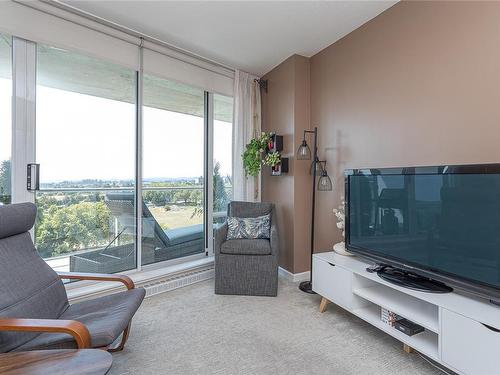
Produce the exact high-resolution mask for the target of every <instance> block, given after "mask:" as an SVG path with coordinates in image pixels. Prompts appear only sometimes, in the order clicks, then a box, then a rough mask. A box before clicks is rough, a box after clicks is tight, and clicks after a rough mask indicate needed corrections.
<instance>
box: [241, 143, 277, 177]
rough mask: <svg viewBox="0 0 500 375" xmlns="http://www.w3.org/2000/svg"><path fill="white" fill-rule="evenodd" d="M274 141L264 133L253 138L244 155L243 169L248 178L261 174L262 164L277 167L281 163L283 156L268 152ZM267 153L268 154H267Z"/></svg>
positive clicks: (275, 152)
mask: <svg viewBox="0 0 500 375" xmlns="http://www.w3.org/2000/svg"><path fill="white" fill-rule="evenodd" d="M270 145H272V139H271V136H270V134H268V133H262V134H261V136H260V137H257V138H253V139H252V140H250V142H249V143H248V144H247V145H246V147H245V152H244V153H243V155H242V158H243V167H244V168H245V174H246V175H247V176H252V177H255V176H257V175H258V174H259V172H260V169H261V167H262V164H264V165H267V166H269V167H275V166H276V165H278V164H279V163H280V162H281V155H280V154H279V152H277V151H273V152H269V153H267V152H268V150H269V147H270ZM266 153H267V154H266Z"/></svg>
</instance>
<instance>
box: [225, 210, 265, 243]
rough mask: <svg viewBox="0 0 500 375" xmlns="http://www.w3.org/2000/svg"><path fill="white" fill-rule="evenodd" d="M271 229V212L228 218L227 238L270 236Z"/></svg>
mask: <svg viewBox="0 0 500 375" xmlns="http://www.w3.org/2000/svg"><path fill="white" fill-rule="evenodd" d="M270 230H271V214H268V215H263V216H258V217H231V216H229V217H228V218H227V239H228V240H235V239H243V238H248V239H256V238H269V232H270Z"/></svg>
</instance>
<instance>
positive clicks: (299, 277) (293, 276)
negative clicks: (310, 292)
mask: <svg viewBox="0 0 500 375" xmlns="http://www.w3.org/2000/svg"><path fill="white" fill-rule="evenodd" d="M278 274H279V275H280V276H282V277H284V278H285V279H287V280H289V281H293V282H294V283H296V282H299V281H306V280H309V274H310V272H309V271H306V272H301V273H291V272H290V271H287V270H286V269H284V268H282V267H279V269H278Z"/></svg>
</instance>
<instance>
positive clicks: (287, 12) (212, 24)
mask: <svg viewBox="0 0 500 375" xmlns="http://www.w3.org/2000/svg"><path fill="white" fill-rule="evenodd" d="M63 2H65V3H67V4H70V5H72V6H74V7H76V8H78V9H81V10H83V11H86V12H89V13H92V14H94V15H96V16H99V17H102V18H104V19H106V20H108V21H112V22H115V23H118V24H120V25H122V26H126V27H128V28H131V29H134V30H136V31H139V32H141V33H144V34H147V35H149V36H152V37H155V38H158V39H161V40H162V41H164V42H167V43H169V44H172V45H175V46H176V47H180V48H183V49H185V50H188V51H190V52H193V53H196V54H198V55H200V56H203V57H205V58H208V59H212V60H214V61H217V62H219V63H222V64H225V65H227V66H230V67H233V68H238V69H241V70H244V71H247V72H250V73H253V74H256V75H263V74H264V73H267V72H268V71H269V70H271V69H272V68H273V67H275V66H276V65H278V64H279V63H280V62H282V61H283V60H285V59H286V58H288V57H289V56H291V55H293V54H295V53H296V54H299V55H303V56H306V57H310V56H312V55H314V54H316V53H317V52H319V51H321V50H322V49H323V48H325V47H327V46H329V45H330V44H332V43H333V42H335V41H337V40H339V39H340V38H342V37H343V36H345V35H346V34H348V33H350V32H351V31H353V30H355V29H356V28H358V27H359V26H361V25H362V24H364V23H365V22H367V21H369V20H370V19H372V18H374V17H375V16H377V15H378V14H380V13H381V12H383V11H384V10H386V9H387V8H389V7H391V6H392V5H394V4H395V3H396V2H397V1H147V0H136V1H130V0H128V1H120V0H101V1H93V0H91V1H89V0H63Z"/></svg>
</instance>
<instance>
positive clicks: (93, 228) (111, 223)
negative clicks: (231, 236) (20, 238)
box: [35, 185, 231, 270]
mask: <svg viewBox="0 0 500 375" xmlns="http://www.w3.org/2000/svg"><path fill="white" fill-rule="evenodd" d="M142 190H143V201H144V203H145V204H146V206H147V209H148V211H150V213H151V215H152V217H154V220H156V222H157V223H158V224H159V225H160V227H161V228H162V229H164V230H167V231H168V230H175V229H176V228H185V227H189V226H195V225H201V224H202V223H203V209H202V207H203V186H201V185H194V186H144V187H143V189H142ZM221 190H222V189H221ZM133 192H134V188H133V187H123V186H120V187H68V188H66V187H55V188H52V187H48V188H47V187H46V188H42V189H41V190H40V191H37V196H36V202H37V206H38V210H39V215H38V218H37V222H36V226H35V245H36V246H37V248H38V250H39V252H40V254H41V255H42V256H43V257H44V258H45V259H46V260H47V262H48V263H49V264H50V265H51V266H52V267H53V268H56V269H58V270H68V268H69V257H70V256H75V255H80V254H85V253H88V252H96V251H99V250H102V249H106V248H111V247H116V246H124V245H127V244H129V245H131V246H132V247H131V248H132V249H134V248H135V245H134V243H135V229H134V228H132V227H129V228H125V226H126V225H124V223H123V222H121V221H120V220H119V218H118V217H117V216H118V215H117V213H116V212H114V213H113V212H112V211H111V210H110V207H109V206H108V205H107V204H108V203H109V199H106V195H108V194H112V193H131V194H133ZM230 192H231V187H230V186H224V189H223V193H222V194H223V196H225V197H228V198H227V201H229V197H230V196H231V193H230ZM219 193H220V192H219ZM218 202H219V209H218V210H214V211H215V212H214V214H213V217H214V222H222V221H223V220H224V218H225V216H226V209H225V207H226V205H221V204H220V203H221V199H218ZM131 204H132V206H133V203H131ZM128 214H130V212H129V213H127V215H128ZM124 215H125V213H124ZM132 215H133V214H132ZM122 216H123V215H122ZM129 216H130V215H129ZM129 219H130V217H129ZM143 220H145V219H143ZM129 221H131V222H134V220H129ZM143 226H144V224H143ZM143 241H144V238H143ZM179 254H180V253H179ZM181 255H182V254H181ZM132 268H134V267H132Z"/></svg>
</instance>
